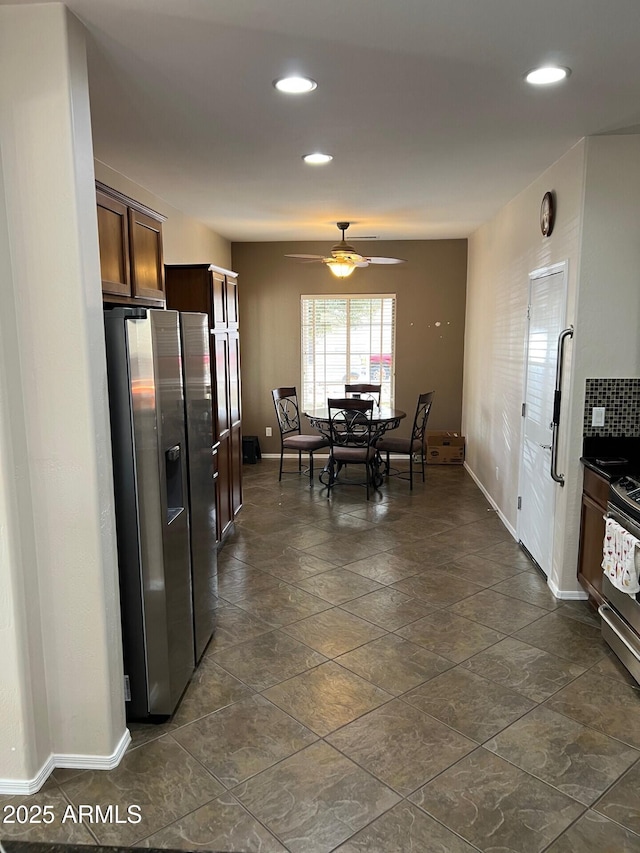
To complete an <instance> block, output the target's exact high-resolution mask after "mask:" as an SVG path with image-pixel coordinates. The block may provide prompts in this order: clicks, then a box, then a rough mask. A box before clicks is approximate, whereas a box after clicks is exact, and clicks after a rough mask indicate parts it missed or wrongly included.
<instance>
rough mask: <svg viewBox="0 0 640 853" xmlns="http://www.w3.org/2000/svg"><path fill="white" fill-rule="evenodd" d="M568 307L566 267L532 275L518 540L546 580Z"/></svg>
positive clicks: (549, 559)
mask: <svg viewBox="0 0 640 853" xmlns="http://www.w3.org/2000/svg"><path fill="white" fill-rule="evenodd" d="M566 301H567V299H566V269H565V264H558V265H555V266H553V267H548V268H547V269H544V270H537V271H536V272H535V273H531V275H530V276H529V329H528V340H527V356H526V378H525V400H524V412H523V418H524V424H523V432H522V435H523V438H522V457H521V463H520V488H519V496H520V497H519V513H518V537H519V539H520V541H521V542H522V544H523V545H524V547H525V548H526V549H527V551H528V552H529V553H530V554H531V556H532V557H533V559H534V560H535V561H536V563H538V565H539V566H540V568H541V569H542V571H543V572H544V573H545V575H548V574H549V571H550V569H551V558H552V552H553V518H554V513H555V502H556V489H557V488H558V486H557V484H556V483H554V481H553V480H552V479H551V473H550V472H551V436H552V426H551V422H552V419H553V401H554V391H555V383H556V364H557V352H558V337H559V335H560V332H561V331H562V329H563V327H564V320H565V306H566Z"/></svg>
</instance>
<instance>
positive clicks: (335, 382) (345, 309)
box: [301, 294, 396, 409]
mask: <svg viewBox="0 0 640 853" xmlns="http://www.w3.org/2000/svg"><path fill="white" fill-rule="evenodd" d="M301 307H302V322H301V328H302V406H303V408H304V409H315V408H320V407H322V406H326V404H327V398H328V397H342V396H343V395H344V386H345V384H348V383H354V382H372V383H375V384H380V385H382V389H381V396H380V402H381V404H382V405H387V406H393V404H394V374H395V324H396V297H395V294H376V295H363V294H359V295H353V296H351V295H349V296H341V295H331V296H302V298H301Z"/></svg>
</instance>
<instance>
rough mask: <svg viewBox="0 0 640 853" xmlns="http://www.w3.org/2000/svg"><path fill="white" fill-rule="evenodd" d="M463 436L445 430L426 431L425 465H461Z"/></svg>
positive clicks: (462, 459) (462, 460)
mask: <svg viewBox="0 0 640 853" xmlns="http://www.w3.org/2000/svg"><path fill="white" fill-rule="evenodd" d="M464 444H465V438H464V436H463V435H458V433H457V432H448V431H447V430H441V429H433V430H427V464H429V465H462V463H463V462H464Z"/></svg>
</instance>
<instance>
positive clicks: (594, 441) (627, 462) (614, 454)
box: [580, 435, 640, 480]
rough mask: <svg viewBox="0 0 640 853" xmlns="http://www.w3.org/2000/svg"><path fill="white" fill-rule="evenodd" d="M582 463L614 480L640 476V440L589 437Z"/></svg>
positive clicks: (602, 475) (634, 438) (621, 437)
mask: <svg viewBox="0 0 640 853" xmlns="http://www.w3.org/2000/svg"><path fill="white" fill-rule="evenodd" d="M580 461H581V462H582V464H583V465H584V466H585V468H590V469H591V470H592V471H595V472H596V474H599V475H600V476H601V477H605V478H606V479H607V480H613V479H615V478H617V477H623V476H625V475H626V474H631V475H634V474H635V475H637V474H640V438H637V437H635V436H632V437H629V436H624V435H622V436H597V435H596V436H588V437H586V438H585V439H584V443H583V455H582V456H581V457H580Z"/></svg>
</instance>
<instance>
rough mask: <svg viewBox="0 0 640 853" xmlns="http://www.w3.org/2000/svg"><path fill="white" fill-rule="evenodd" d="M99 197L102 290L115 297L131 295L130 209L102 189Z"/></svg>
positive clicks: (98, 194)
mask: <svg viewBox="0 0 640 853" xmlns="http://www.w3.org/2000/svg"><path fill="white" fill-rule="evenodd" d="M96 199H97V204H98V238H99V240H100V271H101V275H102V292H103V293H108V294H113V295H115V296H131V278H130V275H129V224H128V216H129V208H128V207H127V205H126V204H123V203H122V202H121V201H118V200H117V199H115V198H113V197H112V196H109V195H107V194H106V193H103V192H101V191H100V190H98V191H97V193H96Z"/></svg>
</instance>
